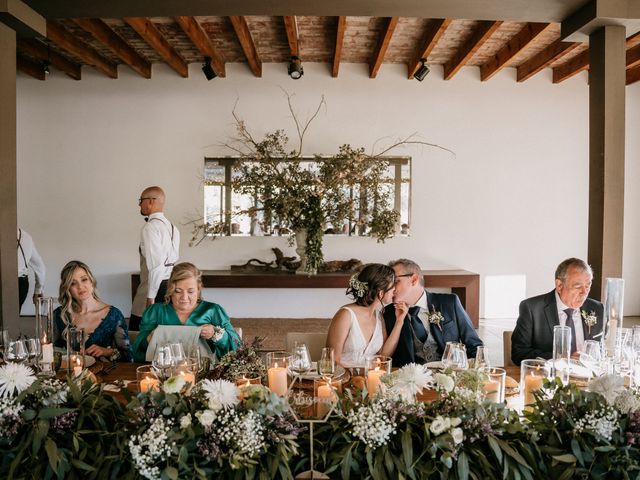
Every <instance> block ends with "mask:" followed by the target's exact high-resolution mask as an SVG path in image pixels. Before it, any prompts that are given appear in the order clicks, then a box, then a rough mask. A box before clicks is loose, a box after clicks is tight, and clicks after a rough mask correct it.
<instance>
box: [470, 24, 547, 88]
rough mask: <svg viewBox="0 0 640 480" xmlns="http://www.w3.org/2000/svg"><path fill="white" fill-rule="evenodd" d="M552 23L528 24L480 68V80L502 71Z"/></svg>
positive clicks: (487, 78)
mask: <svg viewBox="0 0 640 480" xmlns="http://www.w3.org/2000/svg"><path fill="white" fill-rule="evenodd" d="M549 25H551V24H550V23H527V24H526V25H525V26H524V27H523V28H522V30H520V31H519V32H518V33H517V34H516V35H515V36H514V37H513V38H512V39H511V40H509V42H508V43H507V44H506V45H505V46H504V47H502V48H501V49H500V51H498V53H496V54H495V55H494V56H493V57H492V58H491V59H490V60H489V61H488V62H487V63H485V64H484V65H482V66H481V67H480V79H481V80H482V81H485V80H489V79H490V78H491V77H493V76H494V75H495V74H496V73H498V72H499V71H500V70H502V69H503V68H504V67H506V66H507V64H508V63H509V62H510V61H511V59H512V58H513V57H515V56H516V55H517V54H518V53H520V52H521V51H522V50H524V49H525V48H527V47H528V46H529V45H530V44H531V42H532V41H533V40H535V39H536V38H537V37H538V36H539V35H540V34H541V33H543V32H544V31H545V30H547V29H548V28H549Z"/></svg>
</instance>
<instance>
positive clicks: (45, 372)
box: [35, 297, 56, 377]
mask: <svg viewBox="0 0 640 480" xmlns="http://www.w3.org/2000/svg"><path fill="white" fill-rule="evenodd" d="M35 307H36V338H37V339H38V340H39V341H40V346H41V354H40V358H39V359H38V360H39V362H38V363H39V367H40V371H39V372H38V376H42V377H52V376H54V375H55V373H56V372H55V369H54V368H53V364H54V359H53V343H52V342H53V298H51V297H38V298H36V302H35Z"/></svg>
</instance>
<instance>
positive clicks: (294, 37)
mask: <svg viewBox="0 0 640 480" xmlns="http://www.w3.org/2000/svg"><path fill="white" fill-rule="evenodd" d="M282 19H283V20H284V29H285V30H286V31H287V41H288V42H289V51H290V52H291V56H292V57H300V46H299V45H298V22H296V17H291V16H289V17H282Z"/></svg>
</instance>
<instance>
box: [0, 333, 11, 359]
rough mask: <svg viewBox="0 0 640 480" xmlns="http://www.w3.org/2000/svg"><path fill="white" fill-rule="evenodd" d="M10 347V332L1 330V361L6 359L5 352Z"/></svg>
mask: <svg viewBox="0 0 640 480" xmlns="http://www.w3.org/2000/svg"><path fill="white" fill-rule="evenodd" d="M8 347H9V330H0V360H3V359H5V350H6V349H7V348H8Z"/></svg>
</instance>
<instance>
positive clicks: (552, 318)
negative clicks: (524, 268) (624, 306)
mask: <svg viewBox="0 0 640 480" xmlns="http://www.w3.org/2000/svg"><path fill="white" fill-rule="evenodd" d="M592 279H593V272H592V270H591V267H590V266H589V265H588V264H587V263H586V262H584V261H583V260H580V259H578V258H568V259H567V260H565V261H564V262H562V263H561V264H560V265H558V268H557V269H556V280H555V282H556V288H555V289H554V290H552V291H551V292H549V293H545V294H544V295H538V296H537V297H533V298H528V299H527V300H524V301H523V302H521V303H520V314H519V316H518V322H517V324H516V328H515V330H514V331H513V335H512V336H511V359H512V360H513V362H514V363H515V364H516V365H520V362H522V360H525V359H527V358H537V357H541V358H545V359H549V358H551V356H552V351H553V327H554V326H556V325H562V326H568V327H571V338H572V340H571V353H572V354H573V353H576V352H579V351H580V350H581V348H582V345H583V344H584V341H585V340H592V339H594V338H595V337H599V336H600V334H601V332H602V317H603V314H604V307H603V306H602V303H600V302H598V301H597V300H593V299H591V298H587V295H589V290H590V289H591V280H592Z"/></svg>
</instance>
